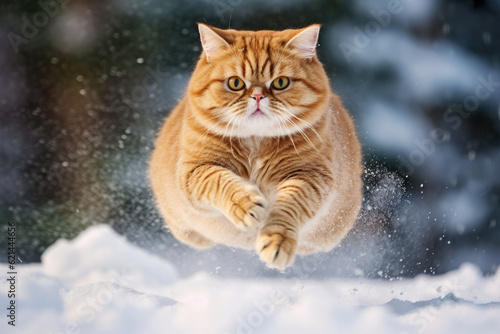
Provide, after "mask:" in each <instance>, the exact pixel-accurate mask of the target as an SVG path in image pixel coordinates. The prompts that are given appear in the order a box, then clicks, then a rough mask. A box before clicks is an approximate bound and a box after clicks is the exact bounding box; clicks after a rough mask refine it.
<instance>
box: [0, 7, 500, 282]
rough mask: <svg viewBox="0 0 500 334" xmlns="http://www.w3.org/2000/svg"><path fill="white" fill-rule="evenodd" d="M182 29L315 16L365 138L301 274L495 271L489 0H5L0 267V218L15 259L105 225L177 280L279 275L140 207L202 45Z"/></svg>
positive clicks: (276, 23)
mask: <svg viewBox="0 0 500 334" xmlns="http://www.w3.org/2000/svg"><path fill="white" fill-rule="evenodd" d="M196 22H205V23H208V24H210V25H213V26H216V27H219V28H228V27H231V28H235V29H247V30H259V29H270V30H280V29H286V28H299V27H304V26H307V25H309V24H312V23H321V24H322V30H321V33H320V39H319V47H318V56H319V58H320V60H321V61H322V62H323V64H324V66H325V69H326V71H327V72H328V74H329V76H330V78H331V83H332V86H333V87H334V89H335V91H336V92H337V93H338V94H339V95H340V96H341V98H342V100H343V101H344V103H345V105H346V106H347V107H348V109H349V110H350V111H351V112H352V114H353V116H354V118H355V120H356V123H357V127H358V132H359V137H360V140H361V141H362V145H363V153H364V161H365V167H366V173H365V190H364V191H365V196H364V206H363V210H362V214H361V215H360V218H359V220H358V223H357V225H356V228H355V230H353V231H352V233H350V234H349V236H348V238H347V239H346V240H344V242H343V243H342V244H341V246H340V247H338V248H336V249H335V250H333V251H331V252H329V253H327V254H317V255H314V256H310V257H304V258H298V259H297V266H299V267H300V266H301V265H303V266H306V267H307V266H308V265H310V264H311V263H313V266H314V269H313V271H314V273H313V274H311V275H310V276H311V277H314V278H322V277H332V276H360V275H363V276H368V277H396V276H414V275H416V274H420V273H428V274H439V273H443V272H446V271H448V270H451V269H454V268H457V267H458V266H459V265H460V264H461V263H463V262H473V263H475V264H476V265H478V266H479V267H480V268H481V269H482V270H483V272H484V273H485V274H488V273H491V272H493V271H494V270H495V269H496V267H497V266H498V264H499V263H500V226H499V223H500V207H499V198H500V29H499V22H500V1H499V0H477V1H472V0H467V1H466V0H463V1H458V0H455V1H453V0H446V1H445V0H441V1H439V0H400V1H398V0H376V1H362V0H355V1H348V0H343V1H341V0H339V1H334V0H254V1H243V0H199V1H174V0H99V1H98V0H57V1H56V0H41V1H26V0H17V1H6V0H1V1H0V35H1V38H0V222H1V227H2V229H1V231H0V233H1V234H2V235H4V236H5V237H0V256H1V261H6V256H4V254H5V253H6V249H7V246H6V239H7V237H6V227H7V223H8V222H9V221H12V220H13V221H16V222H17V244H16V246H17V247H16V249H17V255H18V256H19V258H20V259H21V260H22V261H23V262H37V261H40V258H41V254H42V253H43V251H44V250H45V249H46V248H47V247H48V246H50V245H51V244H52V243H54V242H55V241H56V240H57V239H59V238H73V237H75V236H76V235H77V234H78V233H79V232H81V231H82V230H84V229H85V228H87V227H88V226H90V225H94V224H103V223H105V224H110V225H112V226H113V227H114V228H115V229H116V230H117V231H118V232H120V233H122V234H124V235H125V236H126V237H127V238H128V239H129V240H130V242H133V243H135V244H137V245H139V246H141V247H144V248H147V249H149V250H150V251H151V252H152V253H155V254H157V255H159V256H162V257H164V258H166V259H167V260H169V261H171V262H172V263H174V265H176V266H177V268H178V269H179V272H180V274H181V275H190V274H192V273H194V272H196V271H199V270H204V271H207V272H209V273H212V274H214V275H221V276H238V277H249V276H259V277H271V276H273V275H276V273H275V272H274V271H271V270H268V269H266V268H265V266H264V265H263V264H261V263H260V261H259V260H258V257H257V256H256V255H255V254H253V253H252V252H247V251H242V250H237V249H231V248H227V247H223V246H219V247H216V248H215V249H212V250H209V251H195V250H192V249H190V248H188V247H186V246H184V245H182V244H180V243H179V242H177V241H176V240H175V239H174V238H173V237H172V236H171V234H170V232H169V231H168V229H167V228H166V227H165V225H164V223H163V221H162V219H161V218H160V216H159V214H158V212H157V210H156V208H155V206H154V202H153V199H152V195H151V191H150V187H149V183H148V177H147V168H148V159H149V156H150V154H151V151H152V149H153V141H154V139H155V136H156V133H157V131H158V129H159V127H160V125H161V123H162V121H163V119H164V118H165V116H166V115H168V113H169V111H170V110H171V108H172V107H173V106H174V105H175V104H176V103H177V101H178V100H179V99H180V98H181V96H182V94H183V92H184V90H185V87H186V84H187V82H188V80H189V77H190V73H191V72H192V70H193V68H194V65H195V62H196V61H197V59H198V57H199V54H200V52H201V48H200V43H199V36H198V30H197V25H196ZM103 256H106V254H103ZM75 265H76V266H77V265H78V264H77V263H75ZM289 275H290V276H293V272H292V273H289Z"/></svg>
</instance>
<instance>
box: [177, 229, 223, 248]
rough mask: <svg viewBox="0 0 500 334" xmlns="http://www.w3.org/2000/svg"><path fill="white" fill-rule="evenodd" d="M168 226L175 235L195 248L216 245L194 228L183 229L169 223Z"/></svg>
mask: <svg viewBox="0 0 500 334" xmlns="http://www.w3.org/2000/svg"><path fill="white" fill-rule="evenodd" d="M168 227H169V228H170V232H172V234H173V235H174V237H175V238H176V239H177V240H179V241H181V242H182V243H184V244H186V245H189V246H191V247H194V248H211V247H213V246H215V242H213V241H211V240H208V239H207V238H205V237H204V236H202V235H201V234H199V233H198V232H195V231H193V230H183V229H180V228H177V227H175V226H173V225H168Z"/></svg>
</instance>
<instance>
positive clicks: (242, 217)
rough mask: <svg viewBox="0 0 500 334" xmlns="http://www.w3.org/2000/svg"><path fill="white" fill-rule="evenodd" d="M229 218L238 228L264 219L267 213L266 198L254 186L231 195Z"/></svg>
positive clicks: (246, 226) (252, 224) (249, 225)
mask: <svg viewBox="0 0 500 334" xmlns="http://www.w3.org/2000/svg"><path fill="white" fill-rule="evenodd" d="M231 202H232V205H231V210H230V218H231V220H232V221H233V222H234V224H235V225H236V226H238V227H240V228H248V227H251V226H254V225H256V224H258V223H260V222H262V221H263V220H264V218H265V217H266V213H267V200H266V198H265V197H264V196H263V195H262V193H261V192H260V190H259V189H258V188H257V187H255V186H248V187H246V189H245V190H243V191H240V192H238V193H236V194H235V195H233V197H232V199H231Z"/></svg>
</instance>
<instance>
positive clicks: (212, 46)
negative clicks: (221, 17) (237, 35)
mask: <svg viewBox="0 0 500 334" xmlns="http://www.w3.org/2000/svg"><path fill="white" fill-rule="evenodd" d="M198 30H199V31H200V40H201V46H202V47H203V51H205V55H206V56H207V60H208V61H210V58H211V57H212V56H213V55H214V53H215V52H216V51H217V50H219V49H220V48H224V47H228V46H229V43H228V42H227V41H226V40H225V39H224V38H222V37H221V36H220V35H219V34H218V33H217V32H215V29H214V28H212V27H209V26H207V25H205V24H203V23H198ZM217 30H218V29H217Z"/></svg>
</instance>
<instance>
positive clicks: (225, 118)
mask: <svg viewBox="0 0 500 334" xmlns="http://www.w3.org/2000/svg"><path fill="white" fill-rule="evenodd" d="M230 118H231V115H229V116H228V115H225V116H224V117H223V118H222V119H221V120H219V121H218V122H216V123H215V124H213V125H212V126H211V127H209V128H208V129H207V131H205V133H204V134H203V136H202V139H203V140H205V137H206V136H207V134H208V133H209V132H210V130H212V129H213V128H215V127H216V126H217V125H219V124H221V123H223V122H226V121H228V120H229V119H230ZM214 134H215V135H216V136H217V137H220V136H221V134H219V133H214Z"/></svg>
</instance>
